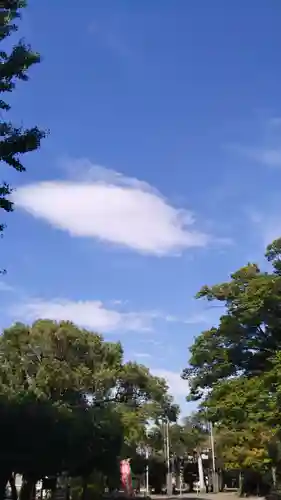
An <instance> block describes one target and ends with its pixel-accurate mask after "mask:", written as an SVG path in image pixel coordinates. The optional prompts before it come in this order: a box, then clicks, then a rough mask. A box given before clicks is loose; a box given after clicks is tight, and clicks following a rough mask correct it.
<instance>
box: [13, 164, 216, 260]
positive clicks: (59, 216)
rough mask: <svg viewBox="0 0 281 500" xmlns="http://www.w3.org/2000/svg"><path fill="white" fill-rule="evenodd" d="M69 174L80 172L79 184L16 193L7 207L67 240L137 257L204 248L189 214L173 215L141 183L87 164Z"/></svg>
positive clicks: (48, 185)
mask: <svg viewBox="0 0 281 500" xmlns="http://www.w3.org/2000/svg"><path fill="white" fill-rule="evenodd" d="M79 166H80V167H79ZM71 168H72V171H73V169H76V170H77V171H80V172H81V171H82V172H83V171H84V172H85V170H86V175H84V178H83V180H80V181H77V180H75V181H74V180H72V181H51V182H41V183H36V184H31V185H27V186H24V187H20V188H18V190H17V191H16V192H15V193H14V197H13V201H14V202H15V203H16V204H17V206H18V207H20V208H22V209H24V210H26V211H27V212H28V213H30V214H32V215H33V216H34V217H37V218H40V219H43V220H45V221H47V222H49V223H50V224H51V225H52V226H53V227H56V228H58V229H61V230H64V231H67V232H68V233H69V234H70V235H71V236H73V237H88V238H94V239H97V240H100V241H104V242H108V243H112V244H115V245H121V246H124V247H127V248H130V249H132V250H135V251H137V252H140V253H147V254H153V255H158V256H161V255H169V254H173V255H175V254H179V253H180V252H181V251H183V250H184V249H186V248H190V247H203V246H206V245H207V244H208V243H209V242H210V239H211V238H210V237H209V236H208V235H207V234H205V233H203V232H200V231H198V230H197V229H196V228H195V221H194V216H193V214H192V213H191V212H189V211H187V210H182V209H176V208H175V207H173V206H172V205H170V204H169V203H168V201H167V200H166V199H165V198H164V197H163V196H162V195H161V194H160V193H158V192H157V191H156V190H155V189H153V188H152V187H151V186H149V185H148V184H147V183H145V182H141V181H139V180H138V179H134V178H128V177H124V176H123V175H121V174H119V173H117V172H114V171H111V170H107V169H104V168H103V167H99V166H95V165H92V164H90V162H88V161H87V160H84V161H81V162H76V163H75V162H74V163H72V165H71V166H70V167H69V170H71ZM79 168H80V170H79Z"/></svg>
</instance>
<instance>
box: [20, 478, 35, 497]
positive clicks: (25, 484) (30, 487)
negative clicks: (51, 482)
mask: <svg viewBox="0 0 281 500" xmlns="http://www.w3.org/2000/svg"><path fill="white" fill-rule="evenodd" d="M34 488H35V480H34V478H30V477H25V476H24V477H23V478H22V486H21V489H20V500H32V496H33V492H34Z"/></svg>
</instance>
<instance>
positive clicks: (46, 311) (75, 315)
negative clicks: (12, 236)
mask: <svg viewBox="0 0 281 500" xmlns="http://www.w3.org/2000/svg"><path fill="white" fill-rule="evenodd" d="M0 290H1V282H0ZM124 304H125V302H123V303H122V301H121V300H117V301H116V300H115V301H109V302H108V303H107V305H106V304H104V303H103V302H101V301H99V300H85V301H83V300H78V301H74V300H68V299H62V298H58V299H53V300H42V299H28V300H26V299H23V300H22V301H21V302H20V304H19V305H14V306H12V307H11V308H10V314H11V315H13V317H16V319H17V320H25V321H34V320H36V319H39V318H48V319H52V320H58V321H59V320H68V321H72V322H73V323H77V324H78V325H80V326H84V327H86V328H91V329H94V330H97V331H98V332H101V333H103V332H114V331H118V332H122V331H124V332H125V331H152V330H153V327H154V324H155V322H157V321H162V322H169V321H170V316H169V315H167V314H165V313H161V312H159V311H152V310H151V311H139V312H127V311H125V312H124V311H123V310H121V309H120V307H122V306H124ZM122 309H123V308H122ZM173 318H174V321H177V322H178V323H185V322H186V320H184V319H181V318H178V319H176V318H175V317H173ZM151 341H152V340H151ZM153 342H154V341H153ZM155 345H156V342H155Z"/></svg>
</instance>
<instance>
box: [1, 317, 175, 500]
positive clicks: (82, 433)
mask: <svg viewBox="0 0 281 500" xmlns="http://www.w3.org/2000/svg"><path fill="white" fill-rule="evenodd" d="M165 391H166V386H165V384H163V381H162V380H161V379H157V378H156V377H152V375H151V374H150V373H149V370H148V369H147V368H145V367H144V366H140V365H137V364H136V363H124V362H123V352H122V347H121V345H120V343H110V342H105V341H104V340H103V338H102V337H101V336H100V335H97V334H95V333H92V332H88V331H86V330H81V329H79V328H77V327H76V326H75V325H73V324H72V323H69V322H60V323H56V322H53V321H48V320H44V321H37V322H35V323H34V324H33V325H32V326H31V327H29V326H26V325H23V324H16V325H14V326H13V327H11V328H9V329H7V330H5V331H4V332H3V334H2V336H1V337H0V424H1V425H0V434H1V432H2V435H1V441H2V445H1V450H0V464H1V465H2V467H1V468H0V469H1V471H0V483H1V484H2V491H3V488H4V486H3V485H5V484H6V481H7V478H9V477H10V475H11V473H12V472H21V473H23V474H24V477H25V478H26V483H25V486H26V488H25V491H26V492H27V493H26V494H29V492H30V488H31V487H32V484H33V483H34V481H35V480H38V479H39V478H41V477H44V476H45V475H52V474H54V475H55V474H59V473H61V472H62V471H67V472H68V473H69V474H71V475H74V476H75V475H81V476H83V478H84V479H85V481H84V483H85V484H84V486H86V483H87V482H86V479H87V478H88V477H89V476H90V475H91V473H92V471H93V470H96V471H98V472H100V473H102V474H104V476H105V477H108V476H109V475H110V474H112V473H114V471H116V467H117V465H118V458H119V457H120V455H122V448H123V442H124V440H125V442H126V441H127V442H129V443H130V442H132V441H135V440H137V439H139V437H140V435H141V433H142V431H143V428H144V426H145V423H146V421H147V418H149V415H151V413H150V412H149V408H153V407H155V405H156V406H157V405H161V404H162V401H166V395H165ZM9 415H10V417H9ZM125 417H126V418H128V417H130V418H129V420H128V421H126V418H125ZM132 417H137V418H136V419H135V420H134V421H133V425H131V424H132V420H130V419H131V418H132ZM1 419H2V420H1ZM7 429H9V430H10V432H8V433H7V432H6V431H7ZM130 432H131V433H132V432H135V436H132V435H130ZM7 457H8V458H9V459H8V458H7ZM25 498H26V497H25Z"/></svg>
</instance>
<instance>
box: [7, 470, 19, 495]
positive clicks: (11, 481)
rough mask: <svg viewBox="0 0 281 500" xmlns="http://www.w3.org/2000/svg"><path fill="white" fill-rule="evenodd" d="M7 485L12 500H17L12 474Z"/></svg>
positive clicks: (13, 475)
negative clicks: (9, 487) (9, 488)
mask: <svg viewBox="0 0 281 500" xmlns="http://www.w3.org/2000/svg"><path fill="white" fill-rule="evenodd" d="M9 483H10V486H11V493H12V500H18V491H17V488H16V481H15V474H12V475H11V477H10V479H9Z"/></svg>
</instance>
